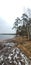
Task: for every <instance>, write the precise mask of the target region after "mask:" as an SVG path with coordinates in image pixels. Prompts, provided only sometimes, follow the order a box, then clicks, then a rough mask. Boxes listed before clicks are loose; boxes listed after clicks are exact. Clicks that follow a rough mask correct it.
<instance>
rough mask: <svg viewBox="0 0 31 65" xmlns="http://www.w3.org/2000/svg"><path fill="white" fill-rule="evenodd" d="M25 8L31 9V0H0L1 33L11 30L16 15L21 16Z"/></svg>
mask: <svg viewBox="0 0 31 65" xmlns="http://www.w3.org/2000/svg"><path fill="white" fill-rule="evenodd" d="M25 8H30V9H31V0H0V20H1V21H0V30H1V31H0V33H1V32H8V31H9V32H10V30H11V29H10V28H12V26H13V23H14V21H15V19H16V17H21V15H22V13H23V11H24V10H25ZM2 20H3V21H4V22H3V21H2ZM2 22H3V25H2ZM4 23H5V24H4ZM5 27H6V28H5ZM4 28H5V31H4ZM7 30H8V31H7Z"/></svg>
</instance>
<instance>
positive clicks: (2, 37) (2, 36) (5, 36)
mask: <svg viewBox="0 0 31 65" xmlns="http://www.w3.org/2000/svg"><path fill="white" fill-rule="evenodd" d="M13 37H15V35H0V40H4V39H11V38H13Z"/></svg>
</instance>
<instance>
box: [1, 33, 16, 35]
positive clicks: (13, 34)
mask: <svg viewBox="0 0 31 65" xmlns="http://www.w3.org/2000/svg"><path fill="white" fill-rule="evenodd" d="M0 35H16V33H0Z"/></svg>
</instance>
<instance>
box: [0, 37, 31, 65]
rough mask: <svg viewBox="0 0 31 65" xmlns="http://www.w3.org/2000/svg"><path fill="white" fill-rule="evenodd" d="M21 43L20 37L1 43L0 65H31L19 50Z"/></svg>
mask: <svg viewBox="0 0 31 65" xmlns="http://www.w3.org/2000/svg"><path fill="white" fill-rule="evenodd" d="M23 41H24V40H23ZM19 43H22V38H20V37H15V38H13V39H7V40H2V41H0V65H31V60H29V59H28V58H27V57H26V56H25V54H24V53H23V51H22V50H21V49H19V48H17V45H18V44H19Z"/></svg>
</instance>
